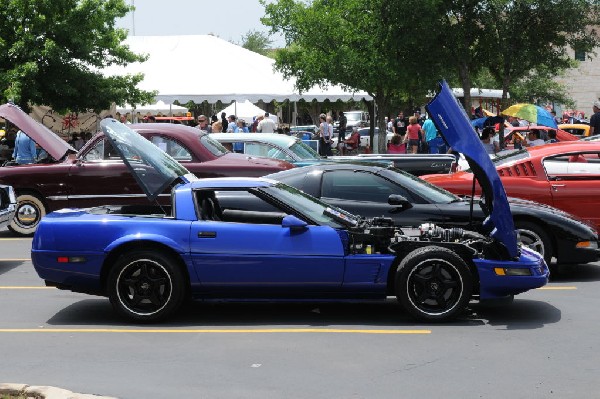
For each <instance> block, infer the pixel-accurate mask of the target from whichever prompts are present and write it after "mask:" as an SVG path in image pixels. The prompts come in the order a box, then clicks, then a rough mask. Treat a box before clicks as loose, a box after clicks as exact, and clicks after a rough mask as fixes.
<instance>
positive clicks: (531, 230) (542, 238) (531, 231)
mask: <svg viewBox="0 0 600 399" xmlns="http://www.w3.org/2000/svg"><path fill="white" fill-rule="evenodd" d="M515 229H516V230H517V241H518V242H520V243H521V244H523V245H524V246H526V247H528V248H531V249H533V250H534V251H536V252H539V253H540V255H542V256H543V257H544V260H545V261H546V264H548V265H549V264H550V261H551V260H552V253H553V250H552V241H550V237H548V234H547V233H546V232H545V231H544V229H543V228H542V227H541V226H540V225H537V224H535V223H531V222H516V223H515Z"/></svg>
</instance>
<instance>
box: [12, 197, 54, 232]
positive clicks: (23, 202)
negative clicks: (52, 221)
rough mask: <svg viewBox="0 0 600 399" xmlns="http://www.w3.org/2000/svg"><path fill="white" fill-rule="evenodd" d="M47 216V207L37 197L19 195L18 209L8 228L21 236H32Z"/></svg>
mask: <svg viewBox="0 0 600 399" xmlns="http://www.w3.org/2000/svg"><path fill="white" fill-rule="evenodd" d="M45 215H46V207H45V206H44V202H43V201H42V200H41V199H40V198H39V197H38V196H37V195H35V194H29V193H27V194H17V209H16V211H15V216H14V217H13V219H12V220H11V221H10V225H9V226H8V228H9V229H10V230H11V231H13V232H15V233H17V234H20V235H32V234H33V233H35V230H36V229H37V226H38V224H40V220H42V218H43V217H44V216H45Z"/></svg>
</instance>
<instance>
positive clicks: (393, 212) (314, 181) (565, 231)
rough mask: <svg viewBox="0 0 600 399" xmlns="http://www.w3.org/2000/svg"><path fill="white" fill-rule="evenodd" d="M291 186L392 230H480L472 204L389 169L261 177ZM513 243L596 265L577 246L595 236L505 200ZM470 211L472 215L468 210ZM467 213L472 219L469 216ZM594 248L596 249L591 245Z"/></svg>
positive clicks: (553, 213) (544, 209) (325, 167)
mask: <svg viewBox="0 0 600 399" xmlns="http://www.w3.org/2000/svg"><path fill="white" fill-rule="evenodd" d="M266 177H267V178H271V179H274V180H279V181H281V182H284V183H286V184H288V185H290V186H294V187H296V188H299V189H301V190H303V191H304V192H306V193H308V194H311V195H313V196H315V197H317V198H320V199H322V200H323V201H325V202H328V203H330V204H332V205H336V206H338V207H340V208H342V209H345V210H347V211H349V212H351V213H354V214H356V215H361V216H364V217H366V218H372V217H376V216H387V217H391V218H392V219H393V220H394V222H395V224H396V226H401V227H402V228H403V230H407V229H406V228H405V227H406V226H418V225H420V224H422V223H432V224H436V225H438V226H440V227H445V228H450V227H459V228H469V229H475V230H479V231H482V230H483V229H484V228H483V226H482V222H483V220H484V212H483V211H482V209H481V208H480V205H479V203H478V202H477V201H475V202H474V203H473V204H471V201H470V200H469V198H461V197H458V196H456V195H454V194H452V193H450V192H449V191H446V190H444V189H442V188H439V187H436V186H434V185H432V184H430V183H427V182H426V181H424V180H421V179H419V178H418V177H415V176H413V175H410V174H408V173H405V172H403V171H401V170H398V169H394V168H385V167H377V166H368V165H360V164H321V165H313V166H306V167H303V168H296V169H290V170H286V171H283V172H278V173H274V174H271V175H268V176H266ZM510 209H511V212H512V214H513V219H514V222H515V226H516V228H517V232H518V237H519V241H520V242H521V243H522V244H524V245H527V246H528V247H530V248H532V249H534V250H536V251H537V252H539V253H541V254H542V255H544V258H545V259H546V262H547V263H550V260H551V258H552V257H553V256H554V257H555V258H556V259H557V263H561V264H563V263H587V262H594V261H597V260H598V258H599V255H600V251H599V250H598V249H590V248H578V246H577V244H578V243H580V242H585V241H592V242H595V243H596V245H597V242H598V233H597V232H596V231H595V229H593V228H592V227H590V226H589V225H587V224H585V223H584V222H582V221H580V220H578V219H577V218H576V217H575V216H573V215H570V214H568V213H565V212H563V211H561V210H558V209H555V208H553V207H550V206H547V205H542V204H539V203H537V202H532V201H526V200H521V199H516V198H511V199H510ZM471 210H472V212H471ZM471 213H472V215H473V216H472V218H471ZM596 248H597V246H596Z"/></svg>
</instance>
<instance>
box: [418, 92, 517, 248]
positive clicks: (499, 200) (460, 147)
mask: <svg viewBox="0 0 600 399" xmlns="http://www.w3.org/2000/svg"><path fill="white" fill-rule="evenodd" d="M440 85H441V90H440V92H439V93H438V94H437V95H436V96H435V97H434V98H433V100H431V102H429V104H427V106H426V107H425V108H426V109H427V112H428V113H429V115H430V116H431V118H432V120H433V122H434V123H435V126H436V127H437V128H438V131H440V132H441V134H442V135H443V136H444V138H445V139H446V142H447V143H448V144H449V145H450V146H451V147H452V149H453V150H455V151H458V152H460V153H462V154H464V156H465V158H467V161H468V162H469V165H470V166H471V170H473V173H474V175H475V178H476V179H477V180H478V181H479V184H480V185H481V188H482V190H483V192H484V195H485V199H486V201H485V203H486V204H487V207H488V208H489V209H488V211H489V213H490V214H489V216H488V217H487V219H486V220H485V222H484V226H486V227H487V228H488V229H489V230H490V231H491V236H492V237H493V238H495V239H496V240H498V241H500V242H501V243H502V244H504V246H505V247H506V249H507V250H508V254H509V255H510V256H511V257H518V256H519V250H518V248H517V235H516V232H515V226H514V223H513V218H512V214H511V213H510V206H509V205H508V199H507V198H506V192H505V191H504V186H503V185H502V181H501V180H500V176H498V172H497V171H496V167H495V166H494V164H493V163H492V160H491V159H490V157H489V155H488V154H487V152H486V151H485V148H484V147H483V144H482V143H481V140H480V139H479V137H478V136H477V133H475V130H474V129H473V127H472V126H471V123H470V121H469V119H468V118H467V114H466V113H465V111H464V109H463V108H462V106H461V104H460V103H459V102H458V100H457V99H456V97H454V94H453V93H452V90H451V89H450V87H449V86H448V84H447V83H446V82H445V81H442V82H441V84H440ZM490 204H491V205H490Z"/></svg>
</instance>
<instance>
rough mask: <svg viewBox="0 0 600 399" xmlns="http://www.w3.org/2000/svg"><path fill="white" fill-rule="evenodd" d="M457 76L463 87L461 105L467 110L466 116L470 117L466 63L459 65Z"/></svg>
mask: <svg viewBox="0 0 600 399" xmlns="http://www.w3.org/2000/svg"><path fill="white" fill-rule="evenodd" d="M458 76H459V78H460V83H461V84H462V89H463V101H462V103H463V107H464V108H465V111H467V116H468V117H469V118H471V77H470V76H469V67H468V65H466V64H460V65H459V67H458Z"/></svg>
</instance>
